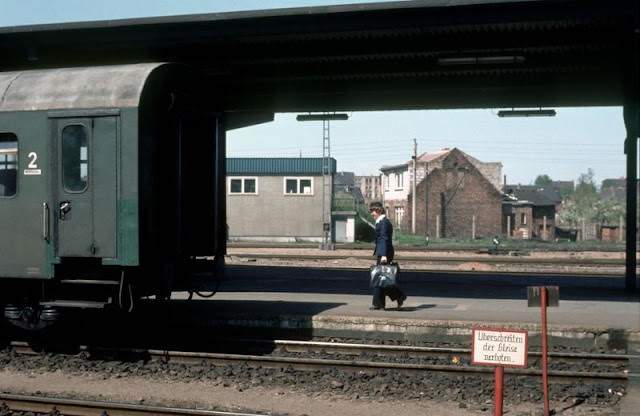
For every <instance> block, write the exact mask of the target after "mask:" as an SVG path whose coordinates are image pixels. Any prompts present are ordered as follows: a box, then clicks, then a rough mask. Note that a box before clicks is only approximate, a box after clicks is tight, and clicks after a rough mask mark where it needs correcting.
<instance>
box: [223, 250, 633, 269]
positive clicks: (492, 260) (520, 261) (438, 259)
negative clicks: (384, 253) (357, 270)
mask: <svg viewBox="0 0 640 416" xmlns="http://www.w3.org/2000/svg"><path fill="white" fill-rule="evenodd" d="M228 256H230V257H237V258H244V259H280V260H346V259H362V260H371V259H372V256H370V255H361V256H360V255H356V256H354V255H324V254H322V255H301V254H258V253H239V254H234V253H231V254H228ZM395 260H397V261H398V262H402V263H452V264H460V263H471V262H473V263H486V264H505V263H506V264H517V265H536V266H541V265H554V266H597V267H621V266H624V265H625V261H624V259H609V260H605V259H561V260H558V259H540V258H521V257H444V256H419V257H418V256H396V257H395Z"/></svg>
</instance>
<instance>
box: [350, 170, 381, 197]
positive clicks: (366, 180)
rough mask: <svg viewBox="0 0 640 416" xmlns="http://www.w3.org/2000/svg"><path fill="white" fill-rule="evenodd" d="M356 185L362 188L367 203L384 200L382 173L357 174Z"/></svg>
mask: <svg viewBox="0 0 640 416" xmlns="http://www.w3.org/2000/svg"><path fill="white" fill-rule="evenodd" d="M355 186H357V187H359V188H360V192H362V196H363V198H364V201H365V202H366V203H369V202H371V201H382V178H381V176H380V175H368V176H356V177H355Z"/></svg>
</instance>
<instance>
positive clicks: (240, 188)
mask: <svg viewBox="0 0 640 416" xmlns="http://www.w3.org/2000/svg"><path fill="white" fill-rule="evenodd" d="M229 193H230V194H233V195H238V194H250V195H256V194H257V193H258V178H229Z"/></svg>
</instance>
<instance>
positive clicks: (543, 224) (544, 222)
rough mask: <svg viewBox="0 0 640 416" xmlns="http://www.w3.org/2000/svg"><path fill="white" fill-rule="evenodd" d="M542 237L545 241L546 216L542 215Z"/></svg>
mask: <svg viewBox="0 0 640 416" xmlns="http://www.w3.org/2000/svg"><path fill="white" fill-rule="evenodd" d="M542 239H543V240H544V241H547V216H546V215H545V216H544V217H542Z"/></svg>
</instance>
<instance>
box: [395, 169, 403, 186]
mask: <svg viewBox="0 0 640 416" xmlns="http://www.w3.org/2000/svg"><path fill="white" fill-rule="evenodd" d="M403 188H404V172H400V173H397V172H396V190H400V189H403Z"/></svg>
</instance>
